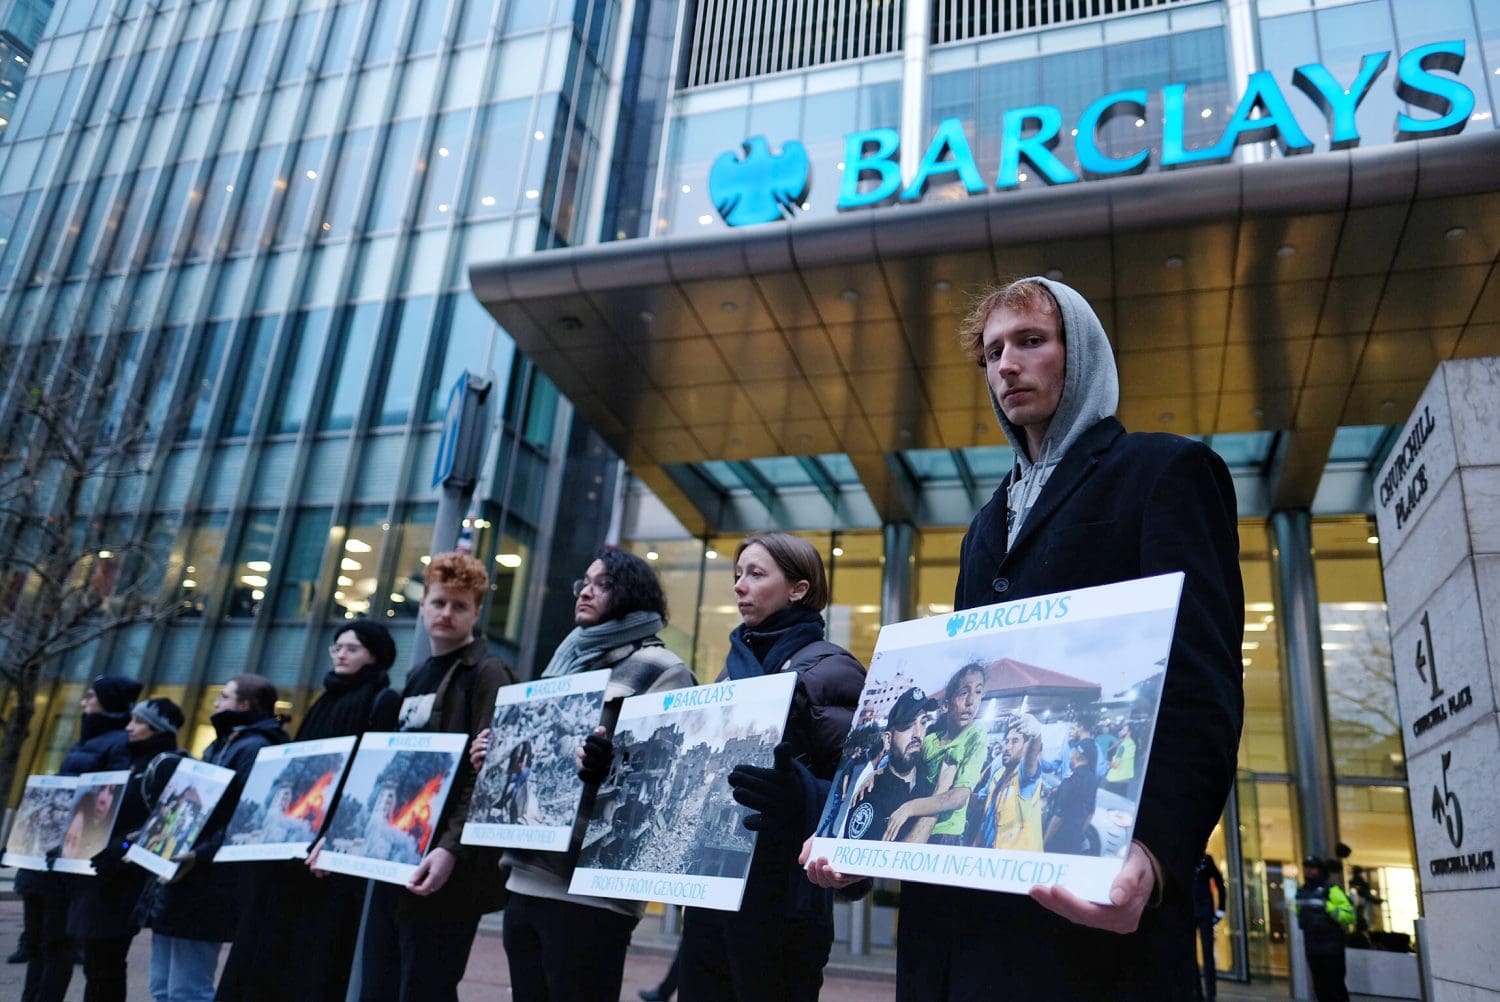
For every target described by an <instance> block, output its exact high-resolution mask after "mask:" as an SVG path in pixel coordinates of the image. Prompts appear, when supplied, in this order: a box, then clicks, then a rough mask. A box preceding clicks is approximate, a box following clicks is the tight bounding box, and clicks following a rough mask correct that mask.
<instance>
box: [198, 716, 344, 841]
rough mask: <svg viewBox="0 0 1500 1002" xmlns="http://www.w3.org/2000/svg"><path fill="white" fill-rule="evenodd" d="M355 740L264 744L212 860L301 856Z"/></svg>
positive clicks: (322, 816)
mask: <svg viewBox="0 0 1500 1002" xmlns="http://www.w3.org/2000/svg"><path fill="white" fill-rule="evenodd" d="M356 740H357V739H356V738H354V737H353V736H349V737H339V738H326V739H324V740H321V741H294V742H292V743H291V744H285V745H267V746H266V747H264V748H262V749H261V750H260V751H259V752H258V753H257V754H256V756H255V765H253V766H252V767H251V768H250V776H249V778H248V779H246V780H245V788H244V790H243V791H241V792H240V801H239V803H238V804H236V805H235V808H234V816H233V817H232V818H230V819H229V828H228V829H227V830H226V831H225V833H224V845H223V847H222V848H221V849H219V854H218V855H217V856H215V857H214V861H215V862H218V863H235V862H241V861H249V860H262V859H302V858H304V857H305V856H306V855H307V853H308V850H309V849H310V848H311V847H312V843H313V840H314V839H315V838H317V837H318V832H320V831H322V829H323V822H324V820H325V819H326V818H327V817H328V811H329V809H330V808H331V807H332V806H333V798H334V794H336V793H337V792H338V789H339V780H340V779H341V778H342V777H343V775H344V768H345V767H346V766H347V765H348V764H349V756H350V755H352V754H353V753H354V743H355V741H356Z"/></svg>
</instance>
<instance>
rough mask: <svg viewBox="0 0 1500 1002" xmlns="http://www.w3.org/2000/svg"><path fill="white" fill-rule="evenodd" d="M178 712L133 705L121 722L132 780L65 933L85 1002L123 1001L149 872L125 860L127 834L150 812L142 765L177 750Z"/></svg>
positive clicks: (160, 703)
mask: <svg viewBox="0 0 1500 1002" xmlns="http://www.w3.org/2000/svg"><path fill="white" fill-rule="evenodd" d="M182 722H183V716H182V710H181V708H180V707H178V705H177V704H176V703H174V702H172V701H171V700H170V699H166V698H156V699H148V700H144V701H143V702H140V703H137V704H136V705H135V706H133V707H131V710H130V723H128V724H126V725H125V735H126V737H127V739H128V742H127V744H126V746H125V748H126V751H127V753H128V754H129V756H130V778H129V779H128V780H127V781H126V783H125V789H124V790H123V791H121V794H120V810H119V813H117V814H116V815H115V822H114V827H113V828H111V829H110V834H109V842H108V844H106V845H105V847H104V848H103V849H102V850H101V851H100V852H99V853H98V854H96V855H95V856H94V857H93V859H92V860H91V862H92V863H93V866H94V872H95V874H96V876H94V877H91V878H87V879H84V880H80V881H78V882H77V885H76V886H75V887H74V889H73V894H72V897H71V900H70V901H69V905H68V935H69V936H71V937H72V938H73V939H74V940H76V941H77V942H79V943H81V944H82V945H83V974H84V977H85V978H86V979H87V983H86V986H85V988H84V992H83V998H84V1002H124V1000H125V997H126V981H125V970H126V963H125V961H126V956H127V954H129V952H130V942H131V940H133V939H135V935H136V933H138V932H140V926H139V925H138V924H137V922H136V920H135V916H134V915H133V914H132V913H133V912H134V909H135V904H136V901H137V900H139V898H140V896H141V891H142V890H143V889H144V888H145V886H146V881H147V879H148V877H149V874H148V873H147V872H146V871H145V870H143V869H141V868H140V867H138V866H133V865H131V864H129V863H126V862H125V850H126V848H128V846H129V844H130V843H129V840H130V838H131V837H132V836H133V835H134V834H135V833H136V831H137V830H138V829H139V828H140V827H141V825H143V824H145V822H146V818H147V817H148V816H149V815H150V813H151V808H150V806H149V805H148V804H147V801H146V796H145V791H144V789H143V783H144V779H145V773H146V768H147V766H149V765H150V764H151V762H152V761H153V760H154V759H155V758H156V757H157V756H158V755H161V754H162V753H164V752H173V751H176V750H177V729H178V728H179V727H181V726H182Z"/></svg>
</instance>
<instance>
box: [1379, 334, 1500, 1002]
mask: <svg viewBox="0 0 1500 1002" xmlns="http://www.w3.org/2000/svg"><path fill="white" fill-rule="evenodd" d="M1375 511H1376V518H1377V520H1378V522H1379V526H1380V539H1381V544H1382V545H1381V563H1382V565H1383V571H1384V574H1385V589H1386V600H1387V608H1388V611H1389V615H1390V627H1391V647H1392V653H1393V655H1394V658H1395V663H1396V690H1397V699H1398V701H1399V703H1400V706H1401V724H1402V734H1401V736H1402V740H1403V742H1404V743H1405V748H1406V760H1407V776H1408V780H1409V789H1410V791H1411V809H1412V826H1413V828H1414V830H1415V834H1416V843H1417V866H1418V868H1419V871H1420V874H1421V881H1422V911H1423V913H1424V914H1425V915H1426V917H1427V925H1428V934H1427V937H1426V939H1427V944H1426V952H1427V963H1428V964H1429V965H1430V969H1431V971H1432V974H1433V985H1434V990H1435V997H1436V998H1437V999H1439V1000H1442V999H1471V998H1477V997H1480V996H1481V995H1489V994H1490V993H1493V992H1500V956H1497V954H1496V953H1495V951H1494V950H1493V949H1491V948H1489V947H1484V946H1482V945H1481V944H1482V942H1483V940H1484V938H1485V937H1491V944H1492V937H1493V928H1494V927H1493V916H1494V913H1495V910H1496V908H1497V907H1500V871H1497V869H1496V866H1495V855H1496V852H1497V850H1500V798H1497V797H1496V795H1495V781H1494V772H1493V763H1494V762H1495V761H1496V758H1497V756H1500V714H1497V703H1496V698H1495V694H1496V691H1497V689H1500V685H1497V680H1500V358H1478V359H1467V360H1463V361H1453V362H1444V363H1443V364H1442V365H1440V366H1438V368H1437V371H1436V372H1435V373H1434V374H1433V377H1432V381H1431V382H1430V383H1428V385H1427V389H1426V391H1424V392H1423V394H1422V399H1421V400H1420V401H1419V402H1418V403H1417V406H1416V409H1415V410H1414V411H1413V412H1412V415H1411V418H1410V419H1409V420H1408V421H1407V424H1406V427H1405V428H1403V429H1402V432H1401V436H1400V437H1399V438H1398V439H1397V444H1396V447H1395V449H1393V450H1392V452H1391V455H1390V456H1389V457H1388V458H1387V459H1386V461H1385V464H1384V465H1383V467H1382V468H1381V470H1380V472H1379V473H1378V474H1377V476H1376V478H1375ZM1477 930H1487V931H1485V932H1477ZM1476 993H1478V994H1476Z"/></svg>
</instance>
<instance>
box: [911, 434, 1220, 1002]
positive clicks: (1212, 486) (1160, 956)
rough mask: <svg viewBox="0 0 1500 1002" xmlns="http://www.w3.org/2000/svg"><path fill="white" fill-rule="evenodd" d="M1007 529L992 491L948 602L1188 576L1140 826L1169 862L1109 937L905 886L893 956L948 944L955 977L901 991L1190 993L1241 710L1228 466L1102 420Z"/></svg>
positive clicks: (1180, 442) (1030, 908)
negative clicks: (1145, 901)
mask: <svg viewBox="0 0 1500 1002" xmlns="http://www.w3.org/2000/svg"><path fill="white" fill-rule="evenodd" d="M1005 525H1006V492H1005V486H1004V485H1002V486H1001V488H1000V489H999V490H998V491H996V493H995V496H994V497H993V498H992V499H991V500H990V502H989V503H988V504H986V505H985V506H984V507H983V508H982V509H980V511H979V513H978V514H977V515H976V516H975V517H974V521H973V523H972V524H971V525H970V526H969V531H968V533H967V535H965V537H964V541H963V546H962V549H961V551H960V566H959V577H958V585H957V588H956V590H955V595H954V603H955V606H956V608H959V609H965V608H973V607H976V606H981V605H989V604H993V603H996V602H1009V601H1014V600H1017V599H1024V598H1028V597H1032V596H1036V595H1043V594H1049V593H1052V592H1061V591H1068V590H1072V589H1078V588H1085V587H1090V586H1094V585H1103V584H1111V583H1115V582H1119V581H1124V580H1129V579H1131V578H1139V577H1146V576H1150V575H1155V574H1165V573H1170V572H1173V571H1182V572H1184V573H1185V574H1186V580H1185V582H1184V584H1183V591H1182V600H1181V605H1180V608H1179V611H1178V617H1177V626H1176V631H1175V633H1174V635H1173V639H1172V649H1171V654H1170V656H1169V660H1168V666H1167V674H1166V679H1165V682H1164V685H1163V692H1162V702H1161V709H1160V711H1159V716H1158V719H1157V724H1156V735H1155V738H1154V741H1153V748H1152V752H1151V768H1150V769H1149V770H1148V772H1147V775H1146V781H1145V786H1144V788H1143V791H1142V794H1141V804H1140V811H1139V817H1138V819H1137V822H1136V828H1135V837H1136V838H1137V839H1138V840H1139V841H1140V842H1141V843H1142V844H1143V845H1145V846H1146V847H1147V848H1148V849H1150V850H1151V852H1152V854H1153V855H1154V856H1155V857H1156V859H1157V860H1158V861H1159V862H1160V863H1161V865H1162V867H1163V869H1164V870H1165V882H1164V886H1163V887H1162V888H1161V892H1162V900H1161V903H1160V905H1159V907H1155V908H1148V909H1147V910H1146V912H1145V914H1144V915H1143V916H1142V919H1141V924H1140V928H1139V929H1137V931H1136V932H1134V933H1132V934H1130V935H1124V936H1121V935H1115V934H1112V933H1107V932H1101V931H1098V930H1093V929H1087V928H1084V927H1082V926H1076V925H1073V924H1072V923H1069V922H1067V921H1066V920H1064V919H1062V918H1060V917H1058V916H1055V915H1053V914H1052V913H1051V912H1048V911H1046V910H1044V909H1043V908H1041V907H1040V906H1039V905H1037V904H1035V903H1034V902H1032V901H1031V900H1030V899H1029V898H1027V897H1024V896H1020V895H1010V894H993V893H987V892H982V891H970V890H956V889H949V888H940V887H935V886H932V885H925V884H915V883H908V884H906V885H904V886H903V888H902V902H901V904H902V929H901V931H902V938H901V946H902V948H903V949H902V951H901V956H902V958H903V961H904V960H905V959H906V958H908V957H909V956H910V958H911V959H912V960H913V964H911V965H910V966H909V968H908V970H909V972H917V971H919V969H921V968H923V966H924V965H923V964H922V963H921V962H920V957H921V955H922V954H923V953H924V952H925V953H926V954H927V955H929V956H941V955H943V954H944V953H945V952H948V953H949V956H950V957H951V960H952V963H950V964H947V965H945V966H946V967H947V969H948V970H950V971H951V972H952V979H953V980H952V983H950V984H948V985H946V986H943V985H938V984H934V983H933V982H934V981H936V980H938V978H936V977H935V976H931V975H930V973H929V974H928V975H927V976H924V977H922V978H921V980H918V979H917V978H916V977H907V976H906V975H903V976H902V978H901V980H902V984H901V985H900V986H898V996H899V997H900V998H902V999H927V998H954V999H956V998H968V997H975V998H978V997H985V995H986V993H987V992H988V991H989V988H987V987H986V986H987V985H990V984H991V981H990V980H989V979H993V978H995V977H999V978H1001V979H1002V983H1003V984H1004V985H1005V986H1006V989H1007V991H1009V992H1013V993H1015V994H1017V996H1018V997H1025V998H1047V999H1058V1000H1064V999H1075V998H1076V999H1089V1000H1094V999H1142V1000H1146V999H1150V1000H1152V1002H1155V1000H1157V999H1175V998H1190V997H1191V995H1192V991H1193V989H1192V986H1193V978H1194V975H1195V968H1194V959H1193V939H1192V935H1193V931H1192V930H1193V926H1192V891H1191V888H1192V876H1193V867H1194V865H1195V864H1196V863H1197V861H1198V858H1199V856H1200V855H1201V853H1202V852H1203V847H1204V844H1205V843H1206V842H1207V839H1208V836H1209V834H1210V832H1211V831H1212V830H1213V826H1214V823H1215V822H1216V821H1217V820H1218V817H1219V815H1220V812H1221V811H1222V810H1223V807H1224V803H1225V801H1226V799H1227V798H1228V795H1229V790H1230V786H1231V783H1232V782H1233V779H1234V769H1235V758H1236V755H1237V752H1238V747H1239V734H1240V725H1241V722H1242V720H1243V717H1244V693H1243V686H1242V674H1241V666H1240V653H1239V651H1240V642H1241V640H1242V638H1243V630H1244V589H1243V585H1242V584H1241V580H1240V569H1239V538H1238V533H1237V527H1236V506H1235V496H1234V485H1233V482H1232V481H1231V479H1230V476H1229V471H1228V469H1227V468H1226V467H1225V465H1224V463H1223V461H1222V460H1221V459H1219V458H1218V456H1217V455H1215V454H1214V453H1213V452H1212V451H1211V450H1210V449H1208V448H1207V447H1206V446H1203V445H1201V444H1199V443H1195V442H1192V441H1190V440H1188V439H1184V438H1179V437H1177V436H1174V435H1161V434H1134V435H1127V434H1126V433H1125V429H1124V428H1123V427H1121V425H1120V423H1119V422H1118V421H1116V420H1115V419H1113V418H1106V419H1105V420H1103V421H1100V422H1099V423H1098V424H1096V425H1094V426H1093V427H1091V428H1090V429H1088V430H1087V431H1086V432H1084V434H1083V435H1082V437H1080V438H1079V440H1078V441H1077V442H1076V443H1075V444H1074V445H1073V446H1072V447H1071V448H1070V449H1069V450H1068V453H1067V455H1065V456H1064V457H1063V459H1062V461H1061V463H1060V464H1059V465H1058V467H1057V469H1056V470H1055V471H1054V472H1053V474H1052V476H1051V477H1050V478H1049V479H1048V481H1047V483H1046V485H1045V486H1044V487H1043V488H1042V491H1041V494H1040V496H1039V497H1038V498H1037V501H1036V504H1035V507H1034V508H1033V509H1032V510H1031V512H1030V513H1029V515H1028V516H1027V518H1026V521H1025V522H1024V523H1023V524H1022V526H1021V529H1020V531H1019V533H1018V535H1017V537H1016V541H1015V546H1014V548H1008V547H1007V544H1006V529H1005ZM997 950H998V951H1000V952H998V953H997V952H996V951H997ZM950 951H951V952H950ZM930 970H931V968H928V971H929V972H930ZM966 993H973V994H972V996H971V995H970V994H966Z"/></svg>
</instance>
